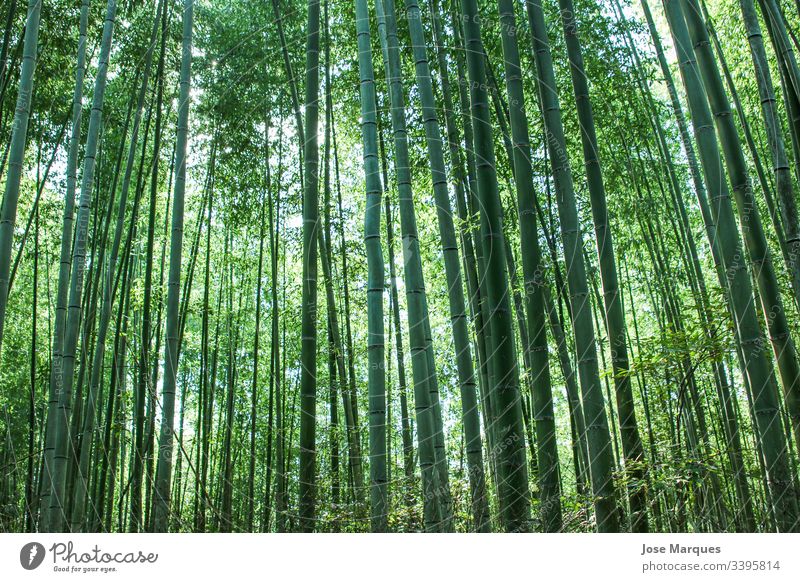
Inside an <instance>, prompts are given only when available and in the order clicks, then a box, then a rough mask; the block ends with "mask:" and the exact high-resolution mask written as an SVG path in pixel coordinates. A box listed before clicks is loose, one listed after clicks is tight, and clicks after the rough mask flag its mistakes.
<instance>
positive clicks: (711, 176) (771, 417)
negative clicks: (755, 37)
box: [664, 0, 797, 530]
mask: <svg viewBox="0 0 800 582" xmlns="http://www.w3.org/2000/svg"><path fill="white" fill-rule="evenodd" d="M680 2H681V0H664V9H665V12H666V14H667V19H668V21H669V24H670V29H671V30H672V34H673V38H674V41H675V48H676V51H677V53H678V62H679V64H680V70H681V76H682V77H683V81H684V85H685V86H686V95H687V99H688V101H689V108H690V111H691V114H692V125H693V127H694V132H695V139H696V141H697V145H698V150H699V153H700V161H701V164H702V168H703V173H704V175H705V182H706V185H707V188H708V192H709V194H710V197H711V202H712V204H711V205H710V207H711V211H712V214H713V216H714V220H715V223H716V229H715V230H714V232H713V233H712V232H709V234H710V235H713V238H711V242H712V244H714V239H715V238H716V240H717V244H718V248H719V250H720V255H721V258H722V265H723V267H724V269H725V276H726V281H727V284H728V288H729V294H730V295H729V296H730V300H731V307H732V311H733V313H734V316H735V322H736V325H737V327H738V330H739V338H737V339H738V343H739V344H740V350H741V352H742V356H743V360H744V368H745V369H744V373H745V374H746V375H747V376H748V382H749V385H750V386H751V387H752V388H753V390H752V394H750V396H751V398H752V401H751V406H752V409H753V412H754V417H755V419H756V421H757V423H756V427H755V428H756V430H757V432H758V438H759V440H760V442H761V446H762V450H763V454H764V457H765V459H764V460H765V465H766V467H767V468H768V471H767V475H766V477H767V482H768V484H769V489H770V493H771V496H772V502H771V503H772V506H773V509H774V510H775V514H776V517H777V518H778V519H779V520H780V526H779V527H780V529H781V530H790V529H791V528H793V527H794V522H795V520H796V514H797V502H796V499H795V494H794V491H793V486H792V482H791V477H790V474H789V467H788V459H787V453H786V441H785V439H784V434H783V430H782V427H781V422H780V420H779V416H778V415H779V412H778V408H779V406H778V395H777V390H776V385H775V379H774V376H773V375H772V372H771V370H770V366H769V362H768V361H767V358H766V355H765V353H764V348H763V347H762V346H763V342H764V338H763V337H762V334H761V328H760V325H759V322H758V319H757V315H756V312H755V306H754V302H753V289H752V286H751V283H750V278H749V275H748V273H747V266H746V264H745V262H744V260H743V255H742V250H741V242H740V239H739V235H738V233H737V230H736V222H735V218H734V215H733V206H732V204H731V200H730V195H729V192H728V187H727V184H726V181H725V176H724V174H723V170H722V164H721V158H720V152H719V147H718V144H717V140H716V137H715V134H714V122H713V119H712V115H711V110H710V108H709V103H708V101H706V98H705V91H704V88H703V83H702V81H701V79H700V73H699V71H698V65H697V62H696V61H695V58H694V55H693V54H692V53H691V48H690V47H691V46H692V44H691V40H690V39H689V31H688V28H687V26H686V21H685V20H684V13H683V9H682V7H681V5H680ZM732 138H733V139H735V140H736V141H735V143H738V136H735V135H734V136H732Z"/></svg>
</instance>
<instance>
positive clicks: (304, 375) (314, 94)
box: [299, 0, 320, 531]
mask: <svg viewBox="0 0 800 582" xmlns="http://www.w3.org/2000/svg"><path fill="white" fill-rule="evenodd" d="M319 23H320V7H319V0H308V29H307V41H308V44H307V47H306V95H305V107H306V109H305V111H306V119H305V132H306V133H305V135H306V136H307V137H306V140H305V143H304V154H305V156H304V157H305V168H304V170H303V174H304V179H305V189H304V192H303V294H302V295H303V297H302V302H303V303H302V330H301V338H302V340H301V344H302V349H301V356H300V358H301V368H302V370H301V375H300V377H301V382H300V410H301V416H300V483H299V487H300V489H299V516H300V524H299V525H300V529H301V530H302V531H312V530H313V529H314V525H315V524H314V518H315V515H316V499H315V497H316V443H315V435H316V402H317V372H316V366H317V313H316V310H317V256H318V248H317V229H318V228H319V192H318V190H319V188H318V186H319V151H318V147H317V126H318V122H319V95H318V93H319Z"/></svg>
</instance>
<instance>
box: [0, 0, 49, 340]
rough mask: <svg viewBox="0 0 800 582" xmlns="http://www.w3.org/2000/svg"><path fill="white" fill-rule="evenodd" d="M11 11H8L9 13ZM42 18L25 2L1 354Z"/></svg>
mask: <svg viewBox="0 0 800 582" xmlns="http://www.w3.org/2000/svg"><path fill="white" fill-rule="evenodd" d="M11 9H12V8H11V7H9V10H11ZM41 14H42V0H28V12H27V15H26V18H25V41H24V42H25V44H24V48H23V52H22V67H21V70H20V74H19V88H18V89H17V104H16V108H15V109H14V122H13V127H12V130H11V143H10V148H9V157H8V173H7V175H6V188H5V191H4V193H3V206H2V211H0V350H2V347H3V328H4V325H5V321H6V308H7V307H8V285H9V271H10V269H11V252H12V251H13V243H14V224H15V223H16V220H17V206H18V203H19V185H20V181H21V179H22V168H23V164H24V163H25V145H26V144H27V139H28V120H29V119H30V114H31V97H32V94H33V74H34V72H35V71H36V58H37V54H38V53H37V51H38V46H39V20H40V16H41Z"/></svg>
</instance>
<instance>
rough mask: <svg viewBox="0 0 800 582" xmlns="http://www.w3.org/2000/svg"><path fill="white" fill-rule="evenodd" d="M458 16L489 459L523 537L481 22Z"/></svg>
mask: <svg viewBox="0 0 800 582" xmlns="http://www.w3.org/2000/svg"><path fill="white" fill-rule="evenodd" d="M461 11H462V18H463V21H462V22H463V25H464V49H465V51H466V56H467V69H468V71H469V81H470V96H471V113H472V130H473V134H474V140H475V141H474V147H475V157H476V171H477V172H476V176H477V187H478V188H477V192H478V198H479V203H480V211H481V212H480V214H481V230H480V233H481V242H482V246H483V252H484V256H485V265H484V267H485V268H484V269H482V271H483V272H482V273H481V276H482V277H483V278H485V280H486V287H487V301H488V311H489V313H490V317H489V325H490V326H491V329H492V336H493V341H494V344H493V350H492V352H491V353H490V354H489V361H488V365H489V374H490V379H489V386H488V389H489V393H490V395H491V398H492V400H493V402H492V412H493V415H492V417H491V418H492V422H493V423H496V430H497V442H496V443H495V444H494V447H493V449H492V450H491V452H490V454H491V455H493V456H496V458H497V460H496V463H497V466H498V486H499V489H498V494H499V498H500V499H499V501H500V516H501V521H502V524H503V527H504V528H505V529H506V531H527V530H528V529H529V528H530V496H529V490H528V471H527V460H526V458H525V434H524V427H523V422H522V410H521V405H520V392H519V375H518V374H519V372H518V368H517V353H516V346H515V345H514V331H513V320H512V318H513V316H512V313H511V309H510V300H509V291H510V288H509V283H508V274H507V272H506V248H505V241H504V235H503V229H502V223H501V218H500V216H501V212H502V210H501V205H500V196H499V193H498V186H497V174H496V170H495V156H494V144H493V139H492V126H491V121H490V117H489V108H488V95H487V90H486V87H487V83H486V70H485V62H484V50H483V43H482V42H481V27H480V23H481V18H480V16H479V13H478V5H477V2H476V1H475V0H462V1H461Z"/></svg>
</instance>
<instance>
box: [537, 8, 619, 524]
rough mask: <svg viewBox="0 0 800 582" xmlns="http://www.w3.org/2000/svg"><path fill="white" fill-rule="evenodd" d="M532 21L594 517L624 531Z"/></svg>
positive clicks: (582, 273)
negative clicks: (573, 341) (571, 326)
mask: <svg viewBox="0 0 800 582" xmlns="http://www.w3.org/2000/svg"><path fill="white" fill-rule="evenodd" d="M526 7H527V10H528V20H529V23H530V27H531V34H532V36H533V43H534V53H535V55H536V70H537V72H538V75H539V94H540V99H541V101H542V111H543V114H544V122H545V128H546V131H547V136H546V139H547V145H548V149H549V154H550V165H551V170H552V173H553V178H554V182H555V187H556V199H557V201H558V214H559V218H560V221H561V238H562V243H563V245H564V257H565V262H566V267H567V284H568V288H569V296H570V302H569V303H570V308H571V313H572V324H573V333H574V336H575V350H576V352H577V362H578V374H579V377H580V385H581V393H582V396H583V415H584V419H585V422H586V430H587V439H588V449H589V451H588V452H589V473H590V476H591V481H592V492H593V494H594V498H595V499H594V507H595V519H596V522H597V528H598V530H599V531H601V532H613V531H617V530H618V529H619V517H618V515H617V514H618V512H617V507H616V493H615V491H614V483H613V479H612V472H613V457H612V456H611V453H612V451H611V435H610V432H609V428H608V419H607V417H606V407H605V402H604V398H603V393H602V387H601V385H600V376H599V369H598V363H597V346H596V343H595V330H594V324H593V322H592V313H591V306H590V301H591V299H590V297H589V290H588V283H587V277H586V265H585V263H584V258H583V252H582V250H581V249H582V244H583V236H582V233H581V227H580V224H579V222H578V212H577V206H576V201H575V190H574V186H573V181H572V171H571V169H570V166H569V160H568V158H567V149H566V139H565V137H564V126H563V122H562V120H561V109H560V106H559V103H558V95H557V93H556V86H557V85H556V82H555V74H554V71H553V61H552V56H551V53H550V45H549V40H548V37H547V27H546V24H545V20H544V12H543V10H542V5H541V2H540V0H526Z"/></svg>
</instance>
